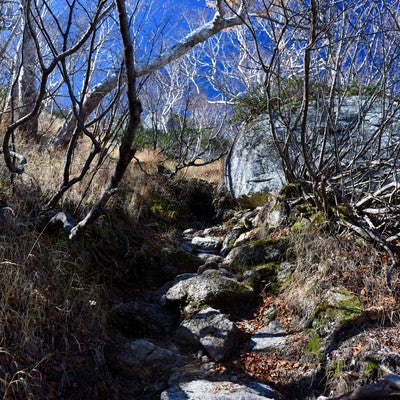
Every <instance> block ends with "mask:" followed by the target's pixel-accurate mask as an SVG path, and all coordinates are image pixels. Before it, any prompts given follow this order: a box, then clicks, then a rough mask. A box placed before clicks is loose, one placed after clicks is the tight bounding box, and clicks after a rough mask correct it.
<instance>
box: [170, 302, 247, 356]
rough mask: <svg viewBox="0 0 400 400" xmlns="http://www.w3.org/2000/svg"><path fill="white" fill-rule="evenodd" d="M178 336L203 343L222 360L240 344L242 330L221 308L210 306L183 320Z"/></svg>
mask: <svg viewBox="0 0 400 400" xmlns="http://www.w3.org/2000/svg"><path fill="white" fill-rule="evenodd" d="M176 336H177V339H178V340H180V341H181V342H184V343H187V344H192V345H195V346H197V347H198V346H199V345H202V346H203V348H204V349H205V350H206V351H207V353H208V354H209V355H210V356H211V357H212V358H213V359H214V360H215V361H220V360H223V359H224V358H226V357H227V356H229V354H230V353H231V351H232V349H233V348H234V347H235V346H236V345H237V344H238V342H239V340H240V336H241V331H240V330H239V329H238V328H237V327H236V325H235V324H234V323H233V322H232V321H230V320H229V319H228V318H226V317H225V315H224V314H222V313H221V312H220V311H219V310H216V309H214V308H211V307H208V308H205V309H203V310H201V311H200V312H199V313H197V314H196V315H194V316H193V317H191V318H189V319H186V320H184V321H182V322H181V324H180V326H179V327H178V329H177V331H176Z"/></svg>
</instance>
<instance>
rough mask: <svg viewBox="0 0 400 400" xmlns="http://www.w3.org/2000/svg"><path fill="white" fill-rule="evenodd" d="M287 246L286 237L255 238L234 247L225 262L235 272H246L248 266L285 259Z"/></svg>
mask: <svg viewBox="0 0 400 400" xmlns="http://www.w3.org/2000/svg"><path fill="white" fill-rule="evenodd" d="M287 247H288V240H287V238H285V237H282V238H277V239H276V238H273V239H264V240H255V241H252V242H250V243H246V244H243V245H241V246H238V247H234V248H233V249H232V250H231V251H230V252H229V254H228V255H227V257H225V260H224V263H223V264H224V266H225V267H227V268H229V269H230V270H231V271H233V272H244V271H245V270H247V269H249V268H248V267H252V266H255V265H260V264H267V263H271V262H279V261H282V260H284V259H285V256H286V250H287Z"/></svg>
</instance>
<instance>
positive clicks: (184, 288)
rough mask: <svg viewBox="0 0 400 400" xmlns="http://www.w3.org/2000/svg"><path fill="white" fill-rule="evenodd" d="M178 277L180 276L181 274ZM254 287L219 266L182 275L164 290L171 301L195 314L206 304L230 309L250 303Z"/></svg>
mask: <svg viewBox="0 0 400 400" xmlns="http://www.w3.org/2000/svg"><path fill="white" fill-rule="evenodd" d="M178 278H179V277H178ZM253 296H254V291H253V289H252V288H251V287H249V286H247V285H243V284H241V283H239V282H238V281H236V280H235V279H231V278H228V277H226V276H224V275H223V274H222V273H221V272H219V271H216V270H207V271H204V272H203V273H202V274H201V275H195V276H188V277H187V278H185V279H179V280H178V281H177V282H176V284H173V285H172V286H171V287H169V289H168V290H167V292H166V293H165V299H166V301H167V302H168V303H177V304H179V305H181V306H183V307H184V310H185V311H186V312H187V313H189V314H192V313H194V312H197V311H199V310H201V309H202V308H203V307H204V306H205V305H210V306H212V307H216V308H219V309H221V310H223V311H227V312H231V311H232V305H235V308H237V306H238V305H239V304H240V303H244V304H246V303H248V302H249V301H251V300H252V299H253Z"/></svg>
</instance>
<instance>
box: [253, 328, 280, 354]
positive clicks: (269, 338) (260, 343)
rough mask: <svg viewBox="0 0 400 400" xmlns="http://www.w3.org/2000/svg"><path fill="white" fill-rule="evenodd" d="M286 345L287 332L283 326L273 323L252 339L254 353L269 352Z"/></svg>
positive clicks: (259, 331) (260, 330)
mask: <svg viewBox="0 0 400 400" xmlns="http://www.w3.org/2000/svg"><path fill="white" fill-rule="evenodd" d="M285 343H286V332H285V329H284V327H283V326H282V324H281V323H280V322H279V321H277V320H274V321H271V322H270V323H269V324H268V325H267V326H264V327H262V328H261V329H259V330H258V331H257V332H256V333H255V334H254V335H253V336H252V337H251V339H250V348H251V350H252V351H269V350H272V349H277V348H280V347H282V346H284V345H285Z"/></svg>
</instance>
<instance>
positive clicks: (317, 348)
mask: <svg viewBox="0 0 400 400" xmlns="http://www.w3.org/2000/svg"><path fill="white" fill-rule="evenodd" d="M307 349H308V351H309V352H310V353H311V354H312V355H313V356H315V357H316V358H317V360H318V361H320V359H321V339H320V337H319V336H318V335H316V334H314V335H313V336H312V337H311V338H310V340H309V341H308V343H307Z"/></svg>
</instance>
